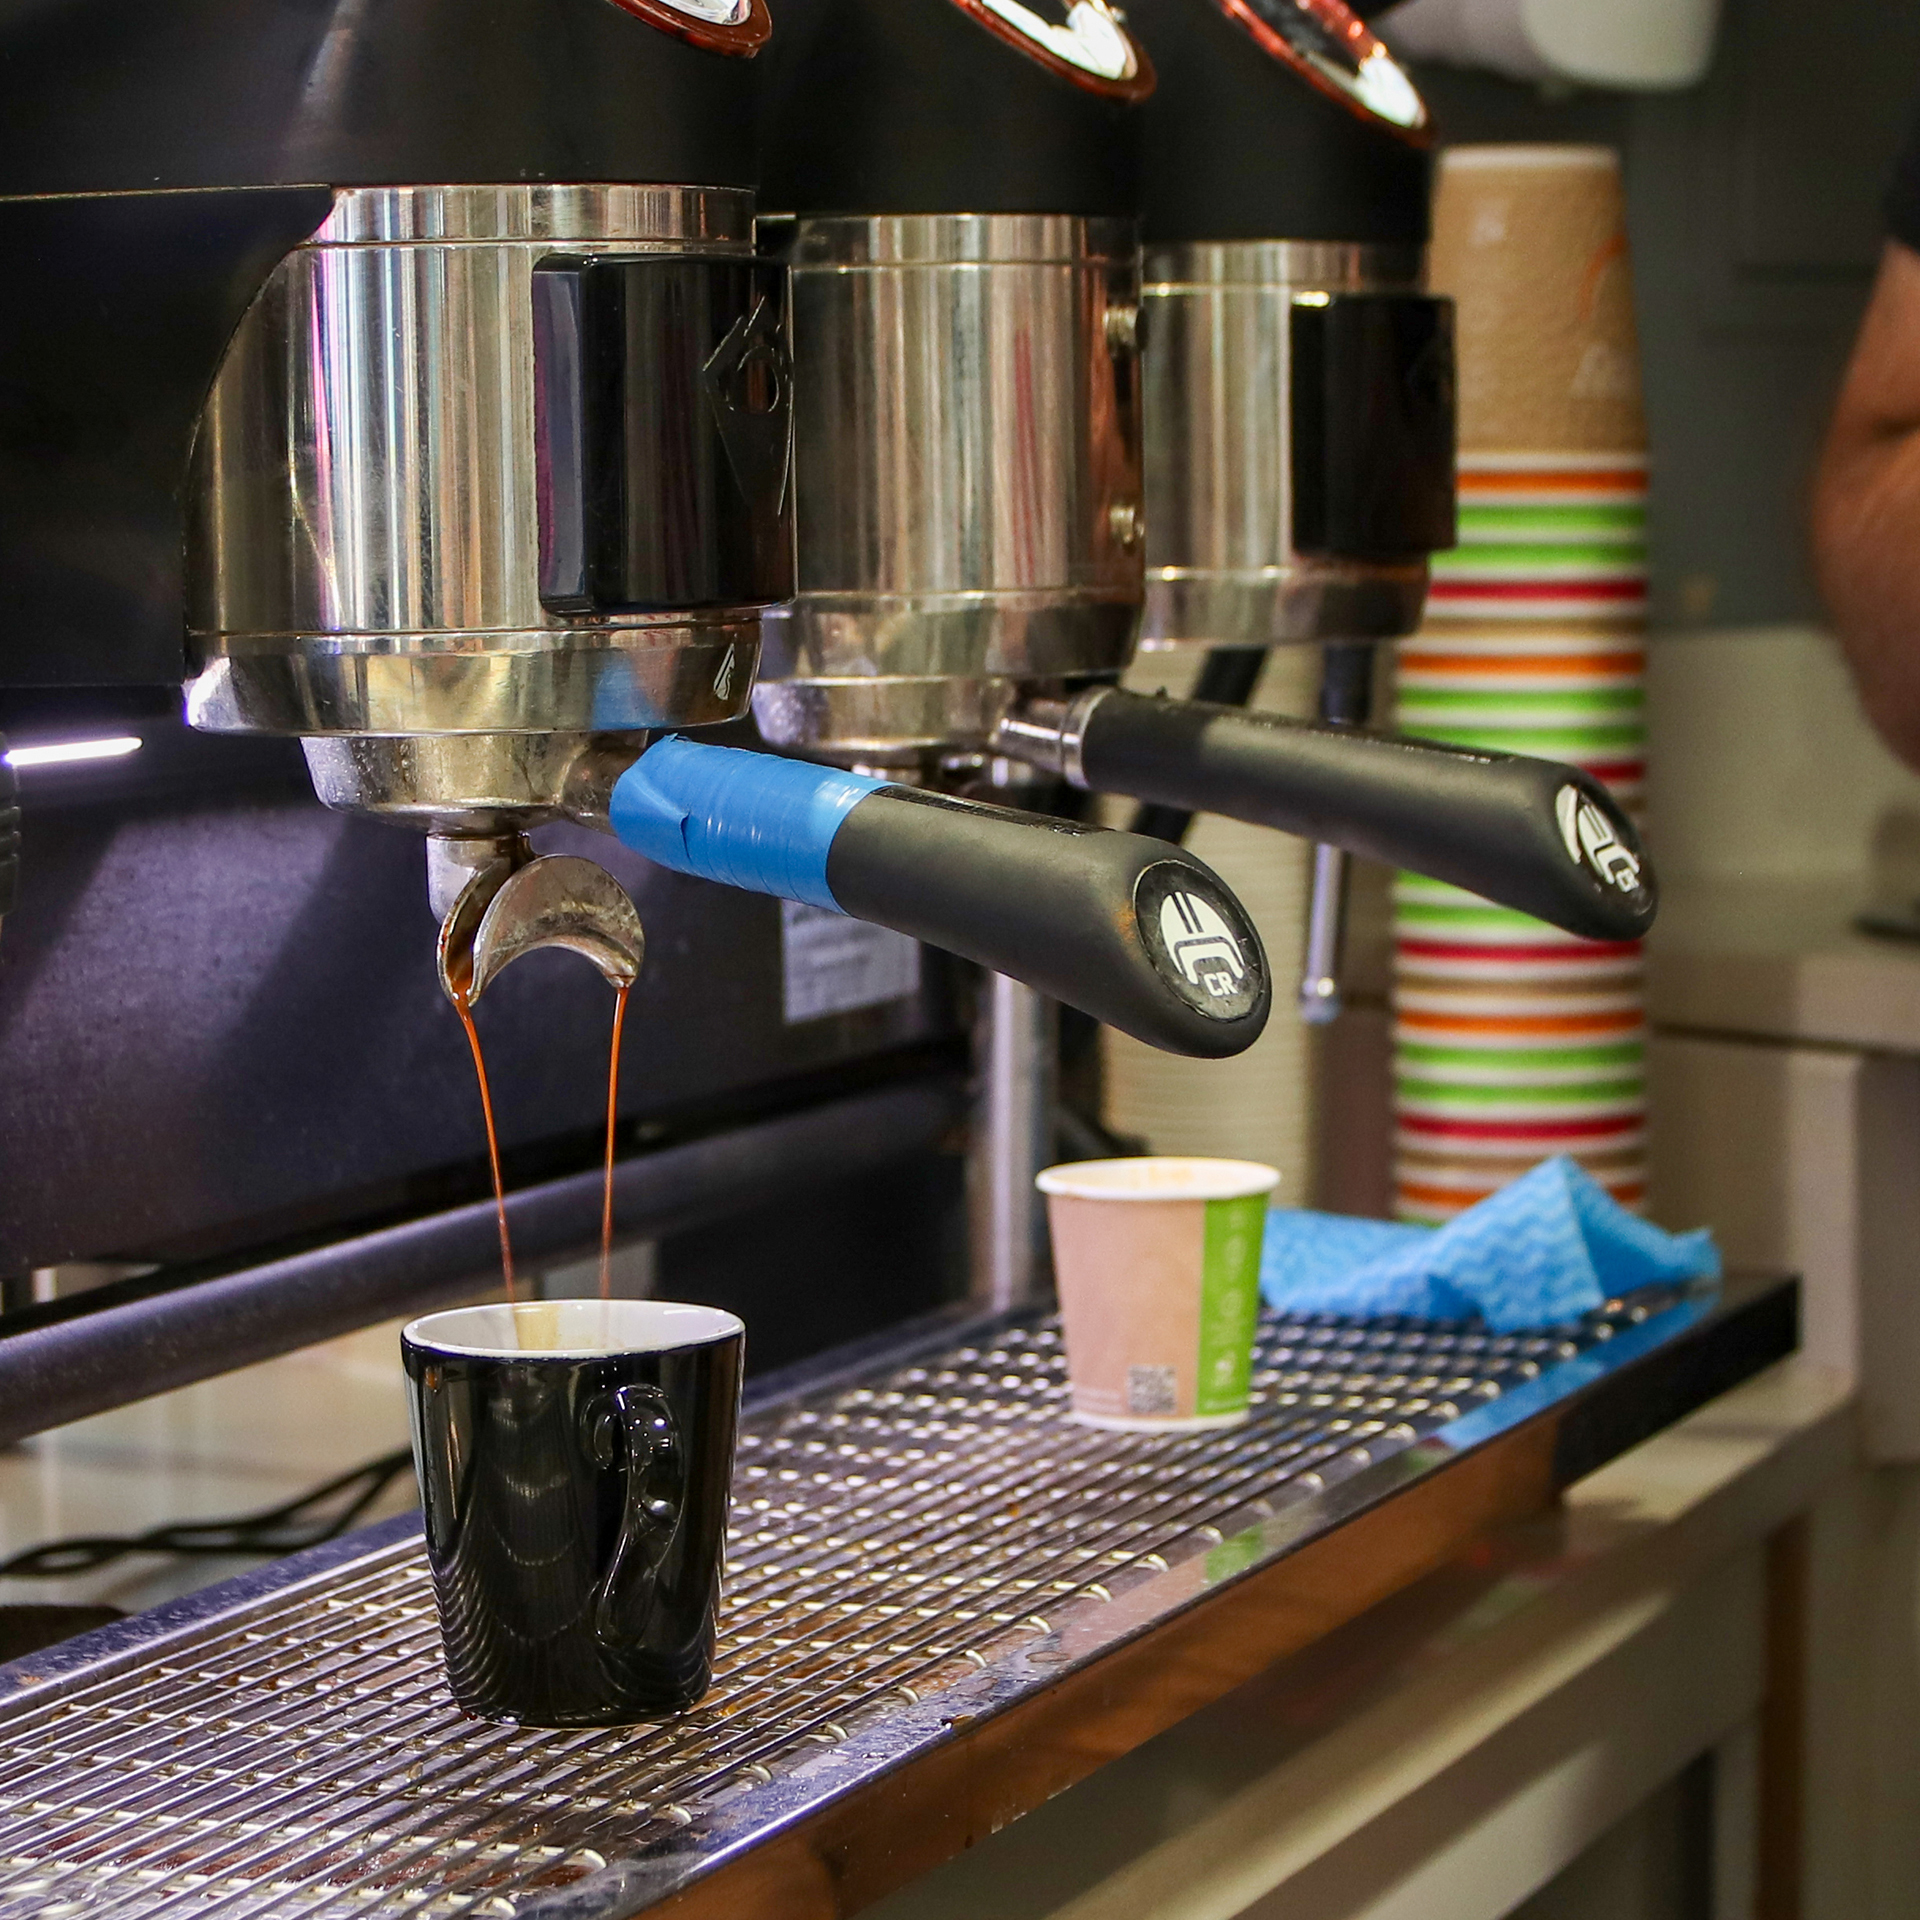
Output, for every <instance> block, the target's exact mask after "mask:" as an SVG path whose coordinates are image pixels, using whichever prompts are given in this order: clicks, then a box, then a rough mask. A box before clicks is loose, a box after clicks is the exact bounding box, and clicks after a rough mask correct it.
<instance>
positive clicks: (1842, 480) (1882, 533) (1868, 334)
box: [1813, 242, 1920, 768]
mask: <svg viewBox="0 0 1920 1920" xmlns="http://www.w3.org/2000/svg"><path fill="white" fill-rule="evenodd" d="M1813 546H1814V560H1815V565H1816V566H1817V568H1818V570H1819V575H1820V587H1821V592H1822V594H1823V595H1824V597H1825V599H1826V603H1827V607H1828V610H1829V612H1830V613H1831V614H1832V616H1833V623H1834V628H1835V631H1836V632H1837V633H1838V635H1839V638H1840V644H1841V646H1842V647H1843V648H1844V649H1845V651H1846V655H1847V658H1848V660H1849V661H1850V662H1851V663H1852V666H1853V675H1854V679H1855V681H1856V682H1857V683H1858V685H1859V688H1860V698H1861V701H1862V704H1863V705H1864V706H1865V707H1866V710H1867V716H1868V718H1869V719H1871V720H1872V722H1873V724H1874V725H1875V727H1877V728H1878V729H1879V731H1880V733H1881V735H1882V737H1883V738H1884V739H1885V740H1886V742H1887V744H1888V745H1889V746H1890V747H1892V748H1893V750H1894V751H1895V752H1896V753H1897V754H1899V755H1900V757H1901V758H1902V759H1903V760H1905V761H1906V762H1907V763H1908V764H1909V765H1910V766H1913V767H1916V768H1920V254H1916V253H1914V252H1913V251H1912V250H1911V249H1909V248H1907V247H1904V246H1901V245H1900V244H1899V243H1898V242H1891V243H1889V245H1888V247H1887V249H1886V252H1885V254H1884V255H1883V256H1882V258H1881V262H1880V275H1879V278H1878V280H1877V281H1876V282H1875V283H1874V289H1873V298H1872V300H1871V301H1870V302H1869V303H1868V306H1867V313H1866V318H1865V319H1864V320H1863V321H1862V322H1861V326H1860V337H1859V339H1858V340H1857V341H1856V342H1855V343H1854V349H1853V358H1852V360H1851V362H1850V363H1849V364H1848V367H1847V372H1846V378H1845V379H1844V381H1843V382H1842V383H1841V388H1840V398H1839V402H1838V404H1837V405H1836V406H1835V408H1834V416H1833V424H1832V426H1831V427H1829V428H1828V430H1827V442H1826V446H1825V448H1824V449H1823V451H1822V453H1821V457H1820V466H1819V471H1818V474H1817V477H1816V479H1815V482H1814V499H1813Z"/></svg>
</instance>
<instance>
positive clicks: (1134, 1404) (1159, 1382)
mask: <svg viewBox="0 0 1920 1920" xmlns="http://www.w3.org/2000/svg"><path fill="white" fill-rule="evenodd" d="M1174 1405H1175V1401H1174V1385H1173V1369H1172V1368H1171V1367H1129V1368H1128V1369H1127V1411H1128V1412H1129V1413H1171V1412H1172V1411H1173V1410H1174Z"/></svg>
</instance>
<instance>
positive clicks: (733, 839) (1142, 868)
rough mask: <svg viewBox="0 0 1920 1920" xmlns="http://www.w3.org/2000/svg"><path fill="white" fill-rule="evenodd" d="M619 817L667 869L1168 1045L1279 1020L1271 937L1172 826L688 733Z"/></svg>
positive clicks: (625, 776) (653, 767)
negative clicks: (846, 920) (1008, 983)
mask: <svg viewBox="0 0 1920 1920" xmlns="http://www.w3.org/2000/svg"><path fill="white" fill-rule="evenodd" d="M606 818H607V821H608V824H609V825H610V826H611V828H612V830H613V831H614V833H615V834H617V835H618V837H619V838H620V839H621V840H622V841H624V842H625V843H626V844H627V845H628V846H630V847H632V848H634V849H636V850H637V851H638V852H640V853H643V854H645V855H646V856H647V858H648V859H650V860H652V861H655V862H656V863H658V864H659V865H661V866H664V867H670V868H673V869H674V870H675V871H677V872H680V873H690V874H696V875H698V876H700V877H701V878H703V879H707V880H717V881H721V882H723V883H724V884H726V885H728V886H735V887H744V888H747V889H748V890H749V891H752V892H757V893H770V894H776V895H778V896H779V897H781V898H782V899H787V900H796V901H803V902H807V903H809V904H811V905H813V906H816V907H823V908H826V909H828V910H830V911H832V912H836V913H845V914H849V915H851V916H852V917H853V918H855V919H858V920H869V921H872V922H873V923H875V924H876V925H878V926H883V927H891V928H893V929H894V930H895V931H897V932H900V933H905V934H909V935H911V936H912V937H913V938H914V939H916V940H924V941H926V942H928V943H929V944H930V945H933V946H937V947H944V948H945V949H946V950H947V951H948V952H950V953H956V954H959V955H960V956H961V957H962V958H963V959H967V960H973V961H977V962H978V963H979V964H980V965H982V966H984V967H989V968H991V969H992V970H993V971H994V972H996V973H1003V974H1007V975H1009V976H1011V977H1012V978H1013V979H1016V980H1022V981H1025V982H1026V983H1027V985H1029V986H1031V987H1034V988H1036V989H1038V990H1039V991H1040V992H1041V993H1044V994H1046V995H1048V996H1049V997H1050V998H1052V999H1055V1000H1061V1001H1064V1002H1065V1003H1066V1004H1067V1005H1069V1006H1073V1007H1078V1008H1079V1009H1081V1011H1083V1012H1085V1013H1089V1014H1091V1015H1092V1016H1093V1017H1094V1018H1095V1019H1097V1020H1102V1021H1105V1022H1106V1023H1107V1024H1108V1025H1109V1026H1112V1027H1117V1028H1119V1030H1120V1031H1121V1032H1123V1033H1128V1034H1131V1035H1132V1036H1133V1037H1134V1038H1135V1039H1138V1040H1142V1041H1145V1042H1146V1043H1147V1044H1148V1045H1150V1046H1155V1047H1159V1048H1161V1049H1163V1050H1164V1051H1166V1052H1169V1053H1183V1054H1191V1055H1196V1056H1199V1057H1201V1058H1206V1059H1219V1058H1223V1057H1225V1056H1227V1055H1229V1054H1235V1053H1239V1052H1241V1051H1243V1050H1244V1049H1245V1048H1247V1047H1248V1046H1250V1045H1252V1043H1253V1042H1254V1041H1255V1040H1256V1039H1257V1038H1258V1037H1259V1035H1260V1030H1261V1029H1262V1027H1264V1026H1265V1024H1266V1019H1267V1012H1268V1006H1269V1001H1270V986H1269V981H1268V974H1267V965H1266V957H1265V955H1264V954H1263V952H1262V951H1261V947H1260V939H1259V935H1258V934H1257V933H1256V932H1255V931H1254V928H1253V924H1252V922H1251V920H1249V919H1248V917H1247V914H1246V911H1245V909H1244V908H1242V907H1241V905H1240V903H1239V902H1238V901H1237V900H1236V899H1235V898H1234V897H1233V895H1232V893H1231V892H1229V890H1228V889H1227V887H1226V885H1225V884H1224V883H1223V882H1222V881H1221V880H1220V878H1219V876H1218V875H1217V874H1215V873H1214V872H1213V871H1212V870H1211V869H1210V868H1208V867H1206V866H1205V865H1203V864H1202V863H1201V862H1200V861H1198V860H1196V859H1194V858H1193V856H1192V855H1191V854H1188V853H1184V852H1182V851H1180V850H1179V849H1178V848H1176V847H1170V846H1168V845H1167V844H1166V843H1165V842H1163V841H1159V840H1150V839H1147V838H1145V837H1144V836H1142V835H1139V834H1131V833H1113V832H1109V831H1107V830H1105V829H1103V828H1099V827H1087V826H1081V825H1079V824H1077V823H1075V822H1072V821H1066V820H1055V819H1049V818H1045V817H1043V816H1040V815H1037V814H1026V813H1015V812H1012V811H1010V810H1009V809H1006V808H1003V807H991V806H984V805H980V804H978V803H976V802H972V801H965V800H953V799H948V798H945V797H943V796H939V795H934V794H927V793H922V792H920V791H918V790H916V789H913V788H909V787H899V786H894V785H892V784H890V783H889V782H887V781H884V780H878V779H874V778H872V777H871V776H868V775H865V774H853V773H844V772H841V771H839V770H837V769H834V768H830V767H820V766H814V765H811V764H809V763H807V762H804V761H798V760H784V759H780V758H777V757H776V756H774V755H772V754H765V753H754V752H750V751H747V750H744V749H741V748H737V747H716V746H707V745H702V744H700V743H697V742H695V741H691V740H685V739H681V738H678V737H673V738H669V739H666V740H662V741H660V742H658V743H657V744H656V745H654V746H652V747H650V748H649V749H648V750H647V751H646V752H645V753H644V754H642V755H641V756H640V758H639V759H638V760H637V761H635V762H634V763H633V765H632V766H631V767H629V768H628V769H627V770H626V771H625V772H624V773H622V774H621V775H620V776H619V778H618V779H617V780H616V781H615V782H614V784H613V788H612V793H611V797H610V800H609V803H608V806H607V810H606Z"/></svg>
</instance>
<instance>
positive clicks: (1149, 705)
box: [1080, 689, 1658, 940]
mask: <svg viewBox="0 0 1920 1920" xmlns="http://www.w3.org/2000/svg"><path fill="white" fill-rule="evenodd" d="M1080 768H1081V772H1082V774H1083V775H1084V778H1085V784H1086V785H1088V786H1089V787H1091V788H1093V789H1094V791H1095V792H1097V793H1124V794H1128V795H1131V796H1132V797H1133V798H1135V799H1138V800H1150V801H1157V802H1159V803H1160V804H1161V805H1163V806H1172V807H1187V808H1191V809H1193V810H1194V811H1195V812H1202V813H1220V814H1225V815H1227V816H1228V817H1229V818H1231V819H1235V820H1248V821H1252V822H1253V823H1254V824H1256V825H1259V826H1267V827H1277V828H1279V829H1280V830H1281V831H1282V832H1284V833H1295V834H1300V835H1302V836H1304V837H1305V838H1307V839H1310V840H1319V841H1322V842H1324V843H1325V844H1327V845H1329V846H1335V847H1344V848H1345V849H1346V850H1347V851H1348V852H1349V853H1357V854H1361V855H1363V856H1365V857H1366V858H1367V859H1370V860H1380V861H1384V862H1386V863H1387V864H1388V865H1390V866H1396V867H1407V868H1411V869H1412V870H1413V871H1414V872H1415V873H1424V874H1427V875H1430V876H1431V877H1432V878H1434V879H1436V880H1446V881H1450V882H1451V883H1452V884H1453V885H1455V886H1458V887H1464V888H1466V889H1467V890H1468V891H1469V892H1471V893H1477V894H1479V895H1481V896H1482V897H1483V898H1484V899H1488V900H1493V901H1497V902H1498V903H1499V904H1500V905H1501V906H1504V907H1513V908H1516V909H1517V910H1518V911H1520V912H1522V913H1528V914H1531V915H1533V916H1534V918H1535V919H1538V920H1546V921H1549V922H1551V923H1552V924H1553V925H1554V926H1556V927H1561V928H1564V929H1565V930H1566V931H1567V932H1568V933H1576V934H1580V935H1582V936H1583V937H1585V938H1586V939H1589V940H1637V939H1638V938H1639V937H1640V936H1641V935H1642V934H1643V933H1645V932H1646V930H1647V929H1648V927H1649V926H1651V925H1652V924H1653V916H1654V911H1655V907H1656V905H1657V902H1658V892H1657V889H1656V886H1655V883H1654V877H1653V869H1652V867H1651V866H1650V865H1649V864H1648V862H1647V858H1646V856H1645V854H1644V853H1642V852H1641V850H1640V842H1639V838H1638V836H1637V835H1636V834H1635V832H1634V830H1633V827H1632V825H1631V823H1630V822H1629V821H1628V820H1627V818H1626V816H1625V815H1624V814H1623V813H1622V812H1621V811H1620V809H1619V808H1618V806H1616V805H1615V804H1614V802H1613V800H1612V799H1611V798H1610V797H1609V795H1608V794H1607V792H1606V789H1605V788H1603V787H1602V786H1601V785H1600V784H1599V782H1598V781H1596V780H1595V779H1593V778H1592V776H1591V775H1589V774H1585V773H1582V772H1581V771H1580V770H1579V769H1578V768H1576V767H1568V766H1562V765H1561V764H1560V763H1559V762H1557V761H1553V760H1535V759H1529V758H1527V757H1525V756H1522V755H1520V754H1500V753H1476V752H1469V751H1467V750H1466V749H1464V748H1460V747H1447V746H1442V745H1440V744H1439V743H1438V742H1437V741H1432V740H1412V739H1407V738H1404V737H1402V736H1400V735H1396V734H1386V733H1372V732H1367V731H1363V730H1362V729H1360V728H1357V727H1343V726H1326V725H1318V724H1315V723H1314V722H1311V721H1306V720H1289V719H1284V718H1282V717H1280V716H1278V715H1275V714H1263V713H1246V712H1242V711H1240V710H1238V709H1236V708H1233V707H1215V706H1206V705H1203V704H1200V703H1198V702H1195V701H1182V700H1164V699H1148V698H1145V697H1143V696H1141V695H1139V694H1131V693H1123V692H1120V691H1119V690H1117V689H1116V690H1114V691H1111V692H1108V693H1105V694H1102V695H1100V696H1099V697H1098V698H1097V699H1095V700H1093V701H1092V702H1091V704H1090V705H1089V707H1088V708H1087V709H1086V710H1085V714H1084V718H1083V720H1082V731H1081V740H1080Z"/></svg>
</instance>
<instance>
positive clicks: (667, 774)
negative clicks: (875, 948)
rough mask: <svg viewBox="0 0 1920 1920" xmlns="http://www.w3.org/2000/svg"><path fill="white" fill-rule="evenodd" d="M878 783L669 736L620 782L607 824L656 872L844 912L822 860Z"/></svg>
mask: <svg viewBox="0 0 1920 1920" xmlns="http://www.w3.org/2000/svg"><path fill="white" fill-rule="evenodd" d="M886 784H887V783H886V782H885V781H884V780H875V779H873V778H871V777H870V776H868V775H866V774H861V773H842V772H840V771H839V770H838V769H837V768H833V767H815V766H809V765H808V764H807V763H806V762H805V761H803V760H780V759H776V758H775V757H774V756H773V755H772V754H770V753H748V752H745V751H743V750H742V749H741V748H738V747H713V746H701V745H699V744H698V743H697V742H695V741H692V740H682V739H681V738H679V737H678V735H674V736H671V737H669V738H668V739H665V740H662V741H660V742H659V743H658V744H657V745H656V746H653V747H650V748H649V749H648V750H647V751H646V752H645V753H643V754H642V755H641V756H640V758H639V759H638V760H636V761H635V762H634V763H633V765H632V766H631V767H629V768H628V769H627V771H626V772H625V773H624V774H622V775H621V776H620V779H619V780H618V781H617V782H616V783H615V786H614V789H613V800H612V804H611V807H610V809H609V817H610V819H611V821H612V825H613V831H614V833H615V835H616V836H617V837H618V838H619V839H620V840H621V841H622V842H623V843H624V844H625V845H627V846H629V847H631V848H633V850H634V851H635V852H636V853H643V854H645V855H646V857H647V858H648V859H649V860H651V861H653V862H654V863H655V865H657V866H662V867H671V868H672V869H673V871H674V872H675V873H691V874H697V875H698V876H699V877H700V878H701V879H703V880H718V881H720V882H721V883H722V885H724V886H729V887H744V888H745V889H746V890H747V891H748V892H749V893H771V894H775V895H777V896H778V897H779V898H780V899H782V900H804V901H805V902H806V903H807V904H808V905H809V906H815V907H825V908H827V909H828V910H829V911H831V912H833V913H844V912H845V911H846V909H845V908H844V907H842V906H841V904H840V903H839V901H837V900H836V899H835V898H834V897H833V889H832V888H831V887H829V886H828V885H827V853H828V850H829V849H830V848H831V847H832V845H833V837H834V835H835V834H837V833H838V832H839V831H840V826H841V823H842V822H843V821H844V820H845V819H846V817H847V815H848V814H849V813H851V812H852V811H853V809H854V808H855V807H857V806H858V805H859V804H860V802H861V801H862V800H864V799H865V798H866V797H867V795H868V794H870V793H873V792H875V791H877V790H878V789H879V788H881V787H883V786H885V785H886Z"/></svg>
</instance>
